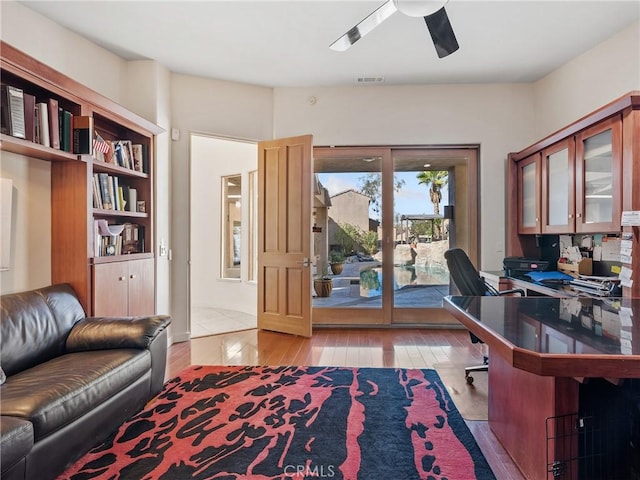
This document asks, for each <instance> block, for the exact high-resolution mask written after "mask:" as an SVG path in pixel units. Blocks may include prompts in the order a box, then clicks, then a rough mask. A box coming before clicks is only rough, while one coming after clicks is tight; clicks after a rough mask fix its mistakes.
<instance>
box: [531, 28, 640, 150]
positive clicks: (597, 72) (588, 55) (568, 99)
mask: <svg viewBox="0 0 640 480" xmlns="http://www.w3.org/2000/svg"><path fill="white" fill-rule="evenodd" d="M633 90H640V22H636V23H634V24H633V25H630V26H629V27H627V28H626V29H624V30H622V31H621V32H619V33H618V34H617V35H614V36H613V37H611V38H609V39H608V40H606V41H604V42H602V43H601V44H599V45H596V46H595V47H594V48H592V49H591V50H589V51H587V52H585V53H584V54H582V55H580V56H579V57H576V58H574V59H573V60H571V61H570V62H568V63H567V64H565V65H564V66H562V67H561V68H559V69H557V70H556V71H554V72H552V73H550V74H549V75H547V76H546V77H544V78H542V79H541V80H538V81H537V82H536V83H535V84H534V86H533V92H534V102H535V103H534V104H535V117H536V119H535V137H536V138H535V139H534V141H535V140H539V139H542V138H544V137H546V136H547V135H549V134H551V133H553V132H555V131H557V130H559V129H560V128H562V127H564V126H565V125H568V124H570V123H572V122H574V121H575V120H577V119H579V118H581V117H583V116H585V115H587V114H588V113H590V112H592V111H594V110H596V109H597V108H600V107H601V106H603V105H605V104H607V103H609V102H611V101H612V100H614V99H616V98H618V97H620V96H622V95H624V94H625V93H628V92H630V91H633Z"/></svg>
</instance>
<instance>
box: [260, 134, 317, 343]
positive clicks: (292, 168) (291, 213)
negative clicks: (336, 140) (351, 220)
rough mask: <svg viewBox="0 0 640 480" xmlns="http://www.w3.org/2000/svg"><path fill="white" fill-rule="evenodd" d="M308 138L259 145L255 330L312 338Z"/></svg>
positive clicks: (309, 161) (310, 148)
mask: <svg viewBox="0 0 640 480" xmlns="http://www.w3.org/2000/svg"><path fill="white" fill-rule="evenodd" d="M312 140H313V137H312V136H311V135H304V136H300V137H292V138H283V139H276V140H271V141H266V142H260V143H259V144H258V328H260V329H264V330H275V331H278V332H284V333H290V334H294V335H301V336H305V337H310V336H311V268H310V259H311V252H312V249H311V216H312V213H311V180H312V177H311V175H312V173H311V172H312V168H311V159H312V158H311V150H312Z"/></svg>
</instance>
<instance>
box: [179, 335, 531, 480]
mask: <svg viewBox="0 0 640 480" xmlns="http://www.w3.org/2000/svg"><path fill="white" fill-rule="evenodd" d="M482 356H483V351H482V349H481V347H480V346H479V345H478V344H472V343H471V342H470V340H469V334H468V333H467V331H466V330H435V329H414V328H393V329H391V328H390V329H372V328H359V329H328V328H327V329H325V328H318V329H314V332H313V336H312V337H311V338H302V337H296V336H291V335H284V334H279V333H275V332H267V331H260V330H245V331H241V332H236V333H229V334H223V335H211V336H208V337H201V338H195V339H193V340H191V341H188V342H182V343H176V344H173V345H171V346H170V347H169V355H168V360H167V378H171V377H173V376H174V375H176V374H177V373H178V372H180V371H181V370H183V369H185V368H187V367H188V366H190V365H312V366H315V365H317V366H345V367H391V368H394V367H395V368H433V366H434V365H435V364H443V363H450V364H451V365H455V366H459V367H460V369H461V375H463V374H464V373H463V368H464V366H466V365H476V364H479V363H482ZM479 375H480V374H479ZM467 425H468V426H469V429H470V430H471V432H472V433H473V435H474V437H475V438H476V441H477V442H478V445H479V446H480V448H481V449H482V451H483V453H484V455H485V457H486V458H487V461H488V462H489V464H490V465H491V468H492V469H493V471H494V473H495V475H496V478H497V479H498V480H522V479H524V477H523V476H522V474H521V473H520V471H519V470H518V468H517V467H516V466H515V465H514V463H513V462H512V461H511V458H510V457H509V456H508V455H507V454H506V452H505V451H504V450H503V449H502V447H501V446H500V444H499V442H498V441H497V440H496V439H495V437H494V436H493V433H492V432H491V430H490V429H489V426H488V424H487V422H483V421H467Z"/></svg>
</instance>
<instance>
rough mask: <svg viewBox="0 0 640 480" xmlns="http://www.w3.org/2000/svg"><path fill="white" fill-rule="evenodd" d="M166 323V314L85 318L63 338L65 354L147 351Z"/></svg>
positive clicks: (167, 323) (168, 320) (169, 319)
mask: <svg viewBox="0 0 640 480" xmlns="http://www.w3.org/2000/svg"><path fill="white" fill-rule="evenodd" d="M170 323H171V318H170V317H169V316H167V315H156V316H151V317H121V318H115V317H90V318H86V319H84V320H82V321H80V322H78V323H76V324H75V325H74V327H73V328H72V329H71V332H70V333H69V336H68V337H67V344H66V347H67V351H68V352H81V351H88V350H106V349H110V348H141V349H142V348H149V346H150V345H151V344H152V343H153V340H154V339H155V338H156V337H157V336H158V335H159V334H160V333H161V332H162V331H163V330H164V329H166V328H167V327H168V326H169V324H170Z"/></svg>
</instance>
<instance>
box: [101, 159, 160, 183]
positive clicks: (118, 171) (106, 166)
mask: <svg viewBox="0 0 640 480" xmlns="http://www.w3.org/2000/svg"><path fill="white" fill-rule="evenodd" d="M93 171H94V172H103V173H111V174H114V175H119V176H126V177H135V178H144V179H148V178H149V174H148V173H144V172H138V171H136V170H131V169H130V168H124V167H120V166H118V165H114V164H112V163H106V162H101V161H100V160H95V159H94V160H93Z"/></svg>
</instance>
